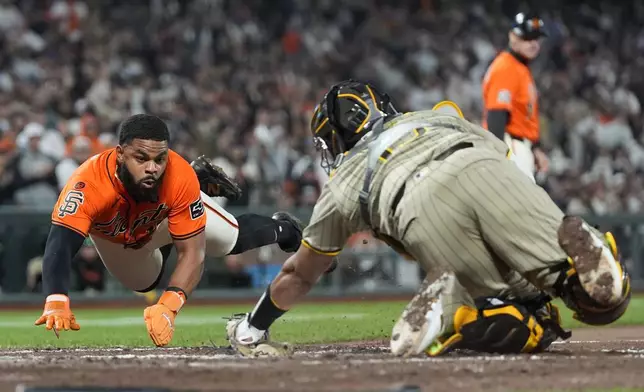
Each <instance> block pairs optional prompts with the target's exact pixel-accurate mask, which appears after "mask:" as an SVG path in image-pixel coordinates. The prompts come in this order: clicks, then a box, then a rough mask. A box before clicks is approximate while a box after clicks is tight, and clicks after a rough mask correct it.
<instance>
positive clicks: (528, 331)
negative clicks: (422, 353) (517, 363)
mask: <svg viewBox="0 0 644 392" xmlns="http://www.w3.org/2000/svg"><path fill="white" fill-rule="evenodd" d="M477 302H478V303H477V308H478V309H474V308H472V307H469V306H461V307H460V308H459V309H458V310H457V311H456V314H455V317H454V327H455V329H456V333H455V334H453V335H451V336H448V337H443V338H440V339H439V343H437V344H435V345H433V346H432V347H430V349H429V350H428V351H427V353H428V355H430V356H436V355H440V354H443V353H446V352H448V351H451V350H453V349H466V350H473V351H477V352H484V353H500V354H519V353H534V352H540V351H543V350H544V349H545V348H547V347H548V346H549V345H550V344H551V343H552V341H553V340H554V339H552V338H551V335H550V334H545V333H544V327H543V326H542V325H541V324H540V323H539V322H538V320H537V318H536V317H535V315H533V314H531V313H530V312H529V311H528V310H527V309H526V308H525V307H523V306H522V305H519V304H514V303H510V302H504V301H501V300H499V299H496V298H483V299H481V300H480V301H477ZM555 339H556V338H555Z"/></svg>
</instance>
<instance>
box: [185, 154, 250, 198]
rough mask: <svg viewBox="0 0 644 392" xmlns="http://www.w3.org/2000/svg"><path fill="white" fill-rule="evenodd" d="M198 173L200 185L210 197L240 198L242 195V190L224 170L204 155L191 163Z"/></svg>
mask: <svg viewBox="0 0 644 392" xmlns="http://www.w3.org/2000/svg"><path fill="white" fill-rule="evenodd" d="M190 166H192V168H193V169H194V170H195V173H197V179H199V187H200V189H201V191H202V192H203V193H205V194H206V195H208V196H210V197H225V198H226V199H228V200H238V199H239V198H240V197H241V196H242V190H241V188H240V187H239V185H237V184H236V183H235V181H233V180H232V179H231V178H230V177H228V176H227V175H226V173H224V170H223V169H222V168H221V167H219V166H217V165H215V164H213V163H212V162H211V161H210V160H209V159H208V158H206V157H205V156H204V155H202V156H200V157H199V158H197V159H195V160H194V161H192V163H191V164H190Z"/></svg>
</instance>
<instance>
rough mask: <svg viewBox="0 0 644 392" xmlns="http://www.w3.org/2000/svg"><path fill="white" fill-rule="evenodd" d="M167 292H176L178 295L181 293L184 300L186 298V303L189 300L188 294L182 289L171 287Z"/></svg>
mask: <svg viewBox="0 0 644 392" xmlns="http://www.w3.org/2000/svg"><path fill="white" fill-rule="evenodd" d="M165 291H175V292H177V293H181V294H183V298H185V299H186V301H187V300H188V294H186V292H185V291H183V289H182V288H181V287H175V286H170V287H168V288H166V289H165Z"/></svg>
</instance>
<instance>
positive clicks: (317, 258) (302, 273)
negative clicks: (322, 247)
mask: <svg viewBox="0 0 644 392" xmlns="http://www.w3.org/2000/svg"><path fill="white" fill-rule="evenodd" d="M333 260H334V258H333V256H328V255H323V254H320V253H317V252H315V251H313V250H311V249H309V248H307V247H306V246H302V247H300V249H299V250H298V251H297V252H296V253H295V254H294V255H292V256H291V257H289V258H288V260H286V262H285V263H284V265H283V266H282V270H281V271H280V273H279V274H278V275H277V277H275V279H274V280H273V282H272V283H271V291H270V296H271V298H272V300H273V303H274V304H275V305H277V306H279V308H280V309H282V310H287V309H290V308H291V307H292V306H293V305H294V304H296V303H297V302H298V301H299V300H300V299H301V298H302V297H304V296H305V295H306V294H308V292H309V291H311V288H313V286H314V285H315V283H316V282H317V281H318V280H319V279H320V277H321V276H322V274H324V272H325V271H326V270H327V269H329V267H330V266H331V264H332V263H333Z"/></svg>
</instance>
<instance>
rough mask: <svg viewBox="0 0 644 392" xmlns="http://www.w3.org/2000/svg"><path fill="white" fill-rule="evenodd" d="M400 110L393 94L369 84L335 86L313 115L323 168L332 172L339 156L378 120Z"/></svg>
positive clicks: (339, 84) (342, 83) (348, 83)
mask: <svg viewBox="0 0 644 392" xmlns="http://www.w3.org/2000/svg"><path fill="white" fill-rule="evenodd" d="M397 113H398V111H397V110H396V109H395V108H394V106H393V104H392V103H391V99H390V98H389V96H388V95H387V94H383V93H380V92H379V91H378V90H377V89H376V88H375V87H373V86H372V85H370V84H368V83H364V82H360V81H356V80H346V81H343V82H340V83H338V84H335V85H333V86H332V87H331V89H330V90H329V91H328V92H327V93H326V94H325V95H324V98H323V99H322V101H321V102H320V103H319V104H318V105H317V106H316V108H315V111H314V112H313V117H312V118H311V132H312V133H313V143H314V145H315V148H316V150H318V151H320V152H321V153H322V168H323V169H324V170H325V171H326V172H327V173H330V171H331V169H332V167H333V162H334V161H335V160H336V157H338V156H339V155H342V154H344V153H345V152H347V151H349V150H350V149H351V148H353V146H355V145H356V143H358V141H360V139H362V138H363V137H364V136H365V135H366V134H367V133H368V132H370V131H371V129H372V127H373V125H374V123H375V122H376V121H377V120H378V119H380V118H384V117H386V116H388V115H393V114H397Z"/></svg>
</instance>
